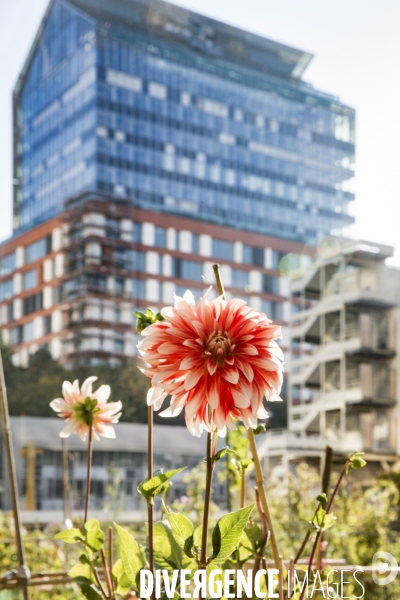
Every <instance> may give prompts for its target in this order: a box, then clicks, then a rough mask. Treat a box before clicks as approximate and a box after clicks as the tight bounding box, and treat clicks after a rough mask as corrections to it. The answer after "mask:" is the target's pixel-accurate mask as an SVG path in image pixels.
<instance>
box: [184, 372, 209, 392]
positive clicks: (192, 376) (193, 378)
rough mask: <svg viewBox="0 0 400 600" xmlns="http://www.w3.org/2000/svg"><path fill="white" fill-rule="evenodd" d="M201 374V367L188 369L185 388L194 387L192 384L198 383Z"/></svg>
mask: <svg viewBox="0 0 400 600" xmlns="http://www.w3.org/2000/svg"><path fill="white" fill-rule="evenodd" d="M203 374H204V370H203V369H195V370H193V371H190V372H189V373H188V374H187V376H186V379H185V389H186V390H191V389H192V388H194V386H195V385H196V384H197V383H198V381H199V380H200V379H201V377H202V376H203Z"/></svg>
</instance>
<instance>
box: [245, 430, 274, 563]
mask: <svg viewBox="0 0 400 600" xmlns="http://www.w3.org/2000/svg"><path fill="white" fill-rule="evenodd" d="M247 436H248V438H249V442H250V450H251V453H252V455H253V460H254V470H255V473H256V485H257V488H258V493H259V495H260V501H261V506H262V509H263V513H264V515H265V518H266V520H267V523H268V529H269V534H270V543H271V550H272V557H273V559H274V564H275V568H276V569H278V568H279V549H278V542H277V540H276V535H275V530H274V525H273V523H272V518H271V513H270V511H269V506H268V500H267V494H266V491H265V483H264V477H263V473H262V468H261V463H260V458H259V456H258V451H257V446H256V440H255V438H254V433H253V430H252V429H248V430H247Z"/></svg>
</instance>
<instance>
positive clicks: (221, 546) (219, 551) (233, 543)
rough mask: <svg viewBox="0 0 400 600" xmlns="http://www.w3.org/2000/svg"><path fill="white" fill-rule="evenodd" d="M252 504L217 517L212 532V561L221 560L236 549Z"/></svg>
mask: <svg viewBox="0 0 400 600" xmlns="http://www.w3.org/2000/svg"><path fill="white" fill-rule="evenodd" d="M253 508H254V504H251V505H250V506H246V507H245V508H241V509H240V510H237V511H236V512H233V513H228V514H227V515H225V516H223V517H222V518H221V519H219V521H218V523H217V524H216V526H215V528H214V531H213V533H212V546H213V555H212V561H214V562H215V561H218V562H223V561H224V560H226V559H227V558H229V557H230V555H231V554H232V552H233V551H234V550H236V548H237V546H238V544H239V541H240V538H241V537H242V533H243V530H244V528H245V527H246V524H247V521H248V519H249V516H250V514H251V511H252V510H253Z"/></svg>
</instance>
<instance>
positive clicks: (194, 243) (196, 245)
mask: <svg viewBox="0 0 400 600" xmlns="http://www.w3.org/2000/svg"><path fill="white" fill-rule="evenodd" d="M199 252H200V250H199V236H198V235H197V234H195V233H194V234H193V235H192V254H199Z"/></svg>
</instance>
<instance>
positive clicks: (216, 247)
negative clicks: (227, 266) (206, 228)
mask: <svg viewBox="0 0 400 600" xmlns="http://www.w3.org/2000/svg"><path fill="white" fill-rule="evenodd" d="M212 255H213V257H214V258H223V259H225V260H231V261H232V260H233V243H232V242H225V241H224V240H214V239H213V241H212Z"/></svg>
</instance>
